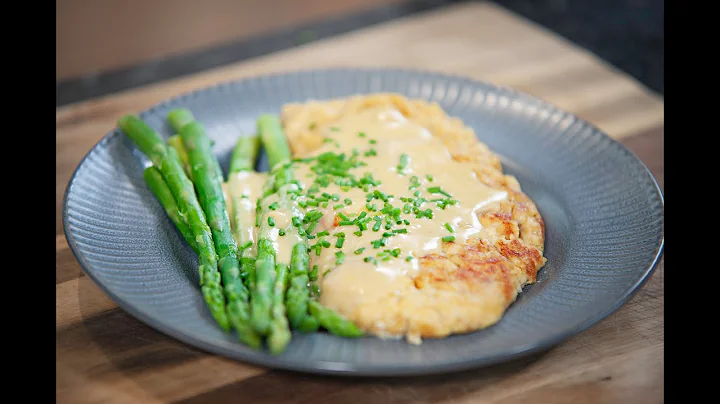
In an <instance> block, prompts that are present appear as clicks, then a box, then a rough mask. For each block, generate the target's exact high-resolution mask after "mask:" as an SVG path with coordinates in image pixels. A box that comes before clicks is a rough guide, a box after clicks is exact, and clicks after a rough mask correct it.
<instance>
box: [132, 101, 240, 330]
mask: <svg viewBox="0 0 720 404" xmlns="http://www.w3.org/2000/svg"><path fill="white" fill-rule="evenodd" d="M118 127H119V128H120V129H121V130H122V131H123V132H124V133H125V134H126V135H127V136H128V137H129V138H130V139H131V140H132V141H133V142H134V143H135V144H136V145H137V146H138V148H139V149H140V150H141V151H142V152H143V153H145V154H146V155H147V156H148V157H149V158H150V160H152V162H153V165H154V166H155V167H157V169H158V171H159V172H160V174H161V175H162V177H163V179H164V180H165V183H166V184H167V186H168V188H169V189H170V192H171V193H172V195H173V197H174V198H175V201H176V202H177V206H178V210H179V212H180V214H181V215H182V216H183V217H184V218H185V220H186V221H187V224H188V227H189V228H190V231H191V233H192V235H193V236H194V238H195V245H196V248H197V254H198V261H199V262H198V271H199V273H200V285H201V290H202V294H203V297H204V299H205V302H206V304H207V306H208V309H209V310H210V313H211V314H212V316H213V317H214V318H215V321H217V323H218V325H220V327H221V328H222V329H223V330H226V331H227V330H229V322H228V318H227V314H226V313H225V305H224V298H223V295H222V290H221V289H220V274H219V272H218V270H217V259H216V255H215V248H214V244H213V239H212V234H211V232H210V228H209V226H208V224H207V222H206V220H205V214H204V213H203V209H202V208H201V207H200V204H199V203H198V200H197V197H196V194H195V190H194V188H193V183H192V182H191V181H190V179H189V178H188V177H187V175H186V174H185V172H184V171H183V168H182V163H181V162H180V157H179V156H178V154H177V152H176V151H175V149H173V148H170V147H167V146H166V145H165V142H163V140H162V139H161V138H160V136H159V135H158V134H157V133H156V132H155V131H154V130H153V129H152V128H151V127H150V126H148V125H147V124H146V123H145V122H143V121H142V120H141V119H140V118H138V117H137V116H135V115H125V116H123V117H121V118H120V119H119V120H118Z"/></svg>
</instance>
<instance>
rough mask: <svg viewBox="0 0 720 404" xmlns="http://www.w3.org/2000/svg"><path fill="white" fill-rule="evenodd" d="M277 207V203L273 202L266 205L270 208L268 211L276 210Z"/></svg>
mask: <svg viewBox="0 0 720 404" xmlns="http://www.w3.org/2000/svg"><path fill="white" fill-rule="evenodd" d="M278 206H279V205H278V203H277V202H273V203H271V204H270V205H268V208H270V210H276V209H277V208H278Z"/></svg>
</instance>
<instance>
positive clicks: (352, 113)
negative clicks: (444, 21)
mask: <svg viewBox="0 0 720 404" xmlns="http://www.w3.org/2000/svg"><path fill="white" fill-rule="evenodd" d="M168 120H169V122H170V125H171V126H172V127H173V128H174V129H175V131H176V132H177V133H178V135H176V137H175V136H173V137H171V138H170V139H169V140H168V144H169V146H167V145H165V144H164V142H162V140H160V138H159V136H158V135H157V134H156V133H154V132H153V131H152V129H150V128H149V127H147V125H144V123H142V121H140V120H139V119H138V118H136V117H134V116H127V117H123V118H122V119H121V120H120V121H119V126H120V128H121V129H122V130H123V131H124V132H125V133H126V134H128V136H129V137H130V138H131V139H132V140H133V141H134V142H135V143H136V144H137V146H138V147H139V148H140V149H141V150H142V151H143V152H145V154H147V155H148V157H150V159H151V160H152V162H153V166H154V167H156V169H153V167H150V168H148V169H147V170H146V179H147V178H150V180H152V183H151V182H150V180H148V185H149V186H150V188H151V189H152V190H153V192H154V194H155V195H156V197H157V199H158V200H159V201H160V203H161V205H162V206H163V208H164V210H165V212H166V213H167V215H168V217H170V219H171V220H172V221H173V223H175V226H176V227H177V229H178V230H179V232H180V233H181V234H182V235H183V237H184V238H185V240H186V241H187V242H188V244H189V245H190V246H191V247H193V249H194V250H195V251H196V252H197V253H198V266H199V270H200V274H201V277H200V278H201V285H202V286H201V287H202V288H203V289H202V290H203V295H204V296H205V300H206V302H207V303H208V306H209V308H210V311H211V313H212V314H213V315H214V317H215V318H216V320H217V322H218V324H219V325H220V326H221V327H223V328H224V329H226V330H228V329H229V328H230V327H232V329H234V330H236V332H237V334H238V338H239V340H240V341H242V342H243V343H245V344H246V345H248V346H250V347H253V348H259V347H260V346H261V343H262V340H264V341H265V343H266V345H267V348H268V350H269V351H270V352H271V353H272V354H279V353H281V352H283V351H284V350H285V349H286V347H287V345H288V344H289V343H290V340H291V338H292V333H291V331H292V330H296V331H299V332H305V333H309V332H316V331H318V330H320V329H324V330H327V331H328V332H330V333H332V334H335V335H338V336H343V337H359V336H363V335H373V336H377V337H382V338H401V337H404V338H406V339H407V341H409V342H411V343H420V342H421V341H422V339H423V338H443V337H447V336H449V335H452V334H459V333H467V332H472V331H476V330H479V329H482V328H486V327H488V326H491V325H493V324H495V323H497V322H498V321H499V320H500V319H501V318H502V316H503V314H504V313H505V311H506V310H507V308H508V307H509V306H510V305H511V304H512V303H513V302H514V301H515V299H516V298H517V295H518V294H519V293H520V292H521V291H522V288H523V287H524V286H525V285H527V284H531V283H534V282H535V280H536V275H537V271H538V270H539V269H540V268H541V267H542V266H543V265H544V264H545V261H546V259H545V257H544V256H543V248H544V238H545V234H544V224H543V219H542V217H541V216H540V214H539V212H538V210H537V208H536V206H535V204H534V203H533V201H532V200H531V199H530V198H529V197H528V196H527V195H525V194H524V193H523V192H522V189H521V187H520V184H519V183H518V181H517V180H516V179H515V178H514V177H512V176H510V175H506V174H504V173H503V171H502V166H501V164H500V159H499V158H498V156H497V155H495V154H494V153H493V152H492V151H491V150H490V149H489V148H488V147H487V146H486V145H485V144H483V143H481V142H480V141H479V140H478V138H477V137H476V135H475V133H474V132H473V130H472V129H471V128H469V127H467V126H465V125H464V124H463V122H461V121H460V120H458V119H456V118H451V117H449V116H448V115H447V114H446V113H445V112H444V111H443V110H442V109H441V108H440V107H439V106H438V105H436V104H431V103H428V102H426V101H422V100H412V99H407V98H405V97H403V96H400V95H397V94H372V95H358V96H353V97H347V98H342V99H333V100H326V101H314V100H313V101H308V102H304V103H294V104H287V105H285V106H284V107H283V109H282V111H281V114H280V116H275V115H272V114H264V115H262V116H260V117H259V118H258V122H257V134H256V135H253V136H240V137H239V138H238V141H237V144H236V146H235V148H234V150H233V154H232V157H231V163H230V169H229V172H228V178H227V180H225V179H224V177H223V173H222V171H221V170H220V166H219V164H218V162H217V159H216V158H215V157H214V156H213V154H212V152H211V142H210V140H209V137H208V136H207V134H206V133H205V130H204V127H203V125H202V123H200V122H197V121H195V119H194V118H193V116H192V113H191V112H190V111H188V110H186V109H176V110H173V111H171V112H170V114H169V116H168ZM260 147H262V148H264V149H265V151H266V153H267V155H268V161H269V163H270V171H269V172H267V173H260V172H256V171H255V170H254V166H255V160H256V158H257V155H258V153H259V149H260ZM163 181H164V182H165V184H166V186H165V187H163ZM188 184H189V185H188ZM172 197H174V198H175V200H174V201H173V200H172ZM175 211H177V214H175V213H173V212H175ZM193 242H194V244H193ZM222 307H224V308H225V310H224V314H223V313H222V312H221V310H220V309H219V308H222Z"/></svg>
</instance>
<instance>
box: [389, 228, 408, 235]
mask: <svg viewBox="0 0 720 404" xmlns="http://www.w3.org/2000/svg"><path fill="white" fill-rule="evenodd" d="M392 232H393V233H395V234H398V233H401V234H405V233H407V229H393V231H392Z"/></svg>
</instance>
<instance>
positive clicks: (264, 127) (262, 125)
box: [257, 114, 291, 169]
mask: <svg viewBox="0 0 720 404" xmlns="http://www.w3.org/2000/svg"><path fill="white" fill-rule="evenodd" d="M257 126H258V133H260V138H261V139H262V144H263V145H264V146H265V151H266V152H267V155H268V161H269V165H270V169H272V168H273V167H275V166H276V165H277V164H278V163H280V162H283V161H286V160H289V159H290V157H291V153H290V146H289V145H288V142H287V139H286V138H285V134H284V133H283V129H282V125H281V123H280V120H279V119H278V118H277V116H275V115H272V114H263V115H261V116H260V118H258V123H257Z"/></svg>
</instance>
